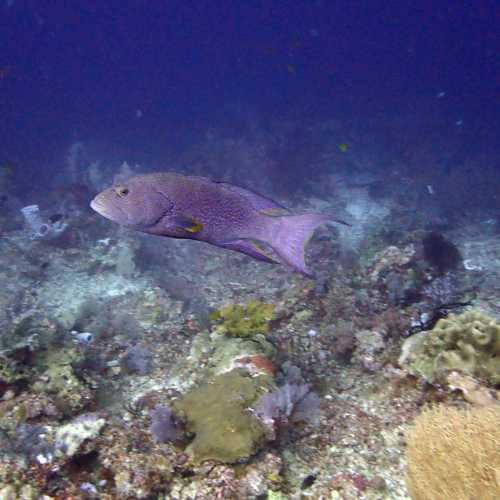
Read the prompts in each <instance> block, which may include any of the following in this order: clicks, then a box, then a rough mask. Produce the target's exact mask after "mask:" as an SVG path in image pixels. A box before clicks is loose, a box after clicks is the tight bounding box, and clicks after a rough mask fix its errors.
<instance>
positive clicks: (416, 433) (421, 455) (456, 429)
mask: <svg viewBox="0 0 500 500" xmlns="http://www.w3.org/2000/svg"><path fill="white" fill-rule="evenodd" d="M407 443H408V451H407V458H408V475H407V484H408V489H409V490H410V495H411V498H412V499H413V500H434V499H437V498H443V499H445V498H453V499H455V500H467V499H471V498H481V499H482V500H494V499H496V498H498V492H499V491H500V472H499V471H500V407H499V406H497V405H495V406H490V407H487V408H481V409H476V410H474V411H471V412H465V411H462V410H458V409H455V408H447V407H444V406H438V407H436V408H434V409H431V410H427V411H424V413H422V414H421V415H419V416H418V417H417V418H416V419H415V422H414V425H413V426H412V427H411V428H410V430H409V432H408V434H407Z"/></svg>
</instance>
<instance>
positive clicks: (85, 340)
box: [71, 330, 94, 345]
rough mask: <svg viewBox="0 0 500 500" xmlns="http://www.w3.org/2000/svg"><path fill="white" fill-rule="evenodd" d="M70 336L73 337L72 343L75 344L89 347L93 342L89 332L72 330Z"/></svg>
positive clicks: (92, 335)
mask: <svg viewBox="0 0 500 500" xmlns="http://www.w3.org/2000/svg"><path fill="white" fill-rule="evenodd" d="M71 334H72V335H74V337H75V338H74V341H75V343H77V344H84V345H90V344H92V342H93V341H94V334H92V333H90V332H77V331H75V330H73V331H72V332H71Z"/></svg>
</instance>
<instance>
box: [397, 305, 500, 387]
mask: <svg viewBox="0 0 500 500" xmlns="http://www.w3.org/2000/svg"><path fill="white" fill-rule="evenodd" d="M399 363H400V365H402V366H404V367H406V368H407V369H408V370H409V371H410V372H411V373H413V374H415V375H419V376H422V377H424V378H425V379H426V380H427V381H429V382H434V381H435V380H436V378H439V377H440V376H441V375H443V374H444V373H446V372H447V371H449V370H458V371H460V372H462V373H466V374H468V375H472V376H476V377H481V378H484V379H485V380H487V381H488V382H489V383H491V384H494V385H497V384H500V324H499V323H498V322H497V321H496V320H494V319H493V318H490V317H488V316H486V315H485V314H482V313H481V312H479V311H476V310H472V311H468V312H465V313H463V314H461V315H455V314H450V315H449V316H448V317H447V318H443V319H440V320H439V321H438V322H437V323H436V325H435V326H434V328H433V329H432V330H429V331H425V332H421V333H418V334H416V335H413V336H412V337H410V338H409V339H407V340H406V342H405V343H404V344H403V351H402V354H401V357H400V359H399Z"/></svg>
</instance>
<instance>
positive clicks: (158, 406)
mask: <svg viewBox="0 0 500 500" xmlns="http://www.w3.org/2000/svg"><path fill="white" fill-rule="evenodd" d="M381 224H382V223H381ZM382 226H383V224H382ZM380 227H381V226H379V229H380ZM386 233H387V228H384V227H382V229H380V232H379V233H376V232H375V231H374V232H373V234H372V235H370V237H369V238H367V239H365V240H364V241H365V243H364V246H362V247H360V248H357V249H353V250H352V252H351V253H346V252H345V250H344V249H343V248H342V245H340V244H339V243H338V242H337V240H336V239H335V238H332V233H331V232H330V231H329V230H324V231H321V232H319V234H318V236H317V237H316V239H315V240H314V241H313V242H312V244H311V249H310V255H309V259H310V261H311V262H312V263H313V264H314V267H315V268H316V269H317V270H318V274H319V277H318V280H317V281H316V282H313V281H310V280H305V279H303V278H301V277H299V276H295V275H292V274H290V273H289V272H288V271H287V270H285V269H283V268H281V267H279V266H269V265H265V264H260V263H257V262H254V261H251V260H250V259H248V258H246V257H244V256H241V255H238V254H232V253H227V252H222V251H220V250H218V249H213V248H210V247H207V246H204V245H199V244H196V243H190V242H177V241H171V240H168V241H165V242H164V241H158V240H156V239H151V238H146V237H142V236H139V235H137V236H136V235H134V236H131V235H130V234H123V233H122V232H121V231H116V234H113V235H112V237H109V236H106V237H105V238H101V239H99V238H97V237H96V238H75V239H74V240H73V243H71V244H65V245H60V246H59V245H57V244H54V243H53V242H45V241H29V240H27V239H26V235H24V234H23V233H22V232H16V231H14V232H11V233H9V234H7V235H5V236H4V237H3V238H2V240H0V247H1V261H0V278H1V280H2V282H3V283H4V284H5V285H4V286H3V287H2V289H1V290H0V304H1V306H2V307H1V308H0V328H1V330H0V499H11V498H22V499H30V498H33V499H35V498H46V499H50V498H54V499H68V498H100V499H114V498H120V499H125V498H130V499H134V498H169V499H179V500H188V499H232V498H235V499H236V498H249V499H266V498H268V499H270V500H273V499H279V500H283V499H303V498H314V499H334V498H339V499H353V498H360V499H381V498H390V499H403V498H409V493H408V490H407V486H406V481H405V476H406V473H407V456H410V455H408V454H407V450H406V443H407V439H406V434H407V432H408V429H409V428H410V426H411V425H412V422H413V421H414V419H415V417H416V416H417V415H419V414H420V413H421V412H422V410H423V408H425V407H426V406H428V405H430V404H440V405H446V406H451V407H455V408H458V409H473V408H478V407H485V406H487V407H491V408H498V399H499V394H498V390H497V387H498V385H495V384H498V377H499V376H500V374H499V372H498V370H499V367H498V362H497V359H498V358H497V354H498V353H497V352H496V351H495V349H496V350H498V346H499V339H498V335H499V327H498V321H499V316H498V312H499V311H498V293H497V289H496V288H495V287H496V286H497V284H498V283H499V282H500V281H499V274H500V271H499V269H500V266H499V265H498V262H500V261H499V260H498V255H497V253H498V252H497V253H495V249H498V247H499V246H498V242H496V240H495V239H494V238H493V239H492V240H491V241H490V242H487V241H485V240H479V239H478V238H477V237H476V238H475V240H474V241H473V242H471V240H470V239H467V238H466V236H467V234H466V233H465V232H464V233H463V234H462V235H460V234H458V235H454V236H455V238H454V239H455V241H456V242H457V245H458V248H459V250H460V251H461V253H462V255H463V262H460V263H458V264H457V263H455V264H454V265H453V266H452V267H451V268H443V265H444V264H443V263H442V259H441V260H440V259H439V255H440V254H439V252H440V251H442V248H448V247H446V245H447V242H446V241H443V240H442V239H440V237H437V236H434V237H433V238H434V239H432V238H430V237H429V235H428V234H422V233H420V232H418V231H416V232H414V233H411V234H409V235H406V236H405V237H404V238H401V239H400V240H398V241H396V242H392V244H388V243H387V242H385V241H384V238H383V237H382V236H381V235H383V234H386ZM426 238H427V239H426ZM75 241H77V242H78V244H76V243H74V242H75ZM426 245H427V246H426ZM440 245H441V246H440ZM443 245H444V247H443ZM479 247H480V248H481V249H482V251H479V250H477V249H478V248H479ZM19 249H22V251H20V250H19ZM440 249H441V250H440ZM474 249H475V250H474ZM488 252H489V253H488ZM353 253H356V255H357V256H356V258H355V257H353ZM485 254H487V255H488V256H489V257H488V258H486V257H485V256H484V255H485ZM493 254H494V255H493ZM492 255H493V257H492ZM476 310H481V311H482V312H481V313H478V312H474V311H476ZM464 311H465V315H462V313H464ZM467 311H469V312H467ZM470 311H472V312H470ZM443 318H447V319H443ZM483 325H484V327H483ZM446 328H448V329H449V331H448V330H447V332H446V333H443V330H445V329H446ZM437 330H439V332H441V333H440V335H441V336H440V337H439V338H437V340H435V341H434V340H432V339H433V338H434V337H433V335H434V333H435V332H436V331H437ZM433 332H434V333H433ZM443 335H444V336H446V339H444V338H443ZM419 336H420V337H419ZM424 337H425V339H424ZM419 338H422V339H423V340H422V342H417V341H416V340H415V339H419ZM429 339H431V340H429ZM402 353H403V356H402ZM436 360H438V361H436ZM418 361H421V362H423V367H422V365H421V364H419V363H418ZM493 415H494V418H498V419H499V420H500V416H499V414H498V411H496V413H495V412H494V413H493ZM497 428H498V426H497ZM417 455H418V454H415V453H414V454H413V455H412V456H417ZM419 498H420V497H419ZM422 498H425V497H422ZM429 498H430V497H429Z"/></svg>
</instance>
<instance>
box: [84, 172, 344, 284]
mask: <svg viewBox="0 0 500 500" xmlns="http://www.w3.org/2000/svg"><path fill="white" fill-rule="evenodd" d="M90 206H91V207H92V208H93V209H94V210H95V211H96V212H98V213H99V214H101V215H103V216H104V217H106V218H107V219H110V220H112V221H114V222H117V223H118V224H121V225H123V226H127V227H130V228H132V229H135V230H137V231H141V232H143V233H149V234H156V235H159V236H169V237H171V238H188V239H192V240H199V241H204V242H206V243H210V244H212V245H215V246H218V247H222V248H227V249H229V250H235V251H237V252H242V253H244V254H247V255H249V256H251V257H253V258H254V259H257V260H261V261H264V262H278V263H283V264H287V265H289V266H291V267H292V268H293V269H294V270H295V271H297V272H299V273H302V274H303V275H305V276H309V277H312V274H311V273H310V272H309V271H308V269H307V267H306V264H305V261H304V251H305V246H306V245H307V242H308V241H309V239H310V238H311V236H312V234H313V232H314V230H315V229H316V228H317V227H318V226H320V225H321V224H324V223H326V222H332V221H334V222H341V221H336V220H335V219H333V218H332V216H330V215H324V214H304V215H292V214H291V213H290V212H289V211H288V210H287V209H286V208H285V207H282V206H281V205H279V204H278V203H275V202H274V201H272V200H270V199H268V198H265V197H263V196H260V195H258V194H256V193H253V192H252V191H248V190H247V189H243V188H240V187H238V186H234V185H232V184H228V183H225V182H215V181H212V180H210V179H207V178H205V177H195V176H186V175H180V174H176V173H171V172H162V173H154V174H147V175H139V176H137V177H133V178H131V179H129V180H127V181H126V182H125V183H123V184H121V185H118V186H113V187H111V188H109V189H106V190H104V191H102V192H101V193H99V194H98V195H97V196H96V197H95V198H94V199H93V200H92V202H91V204H90Z"/></svg>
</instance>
